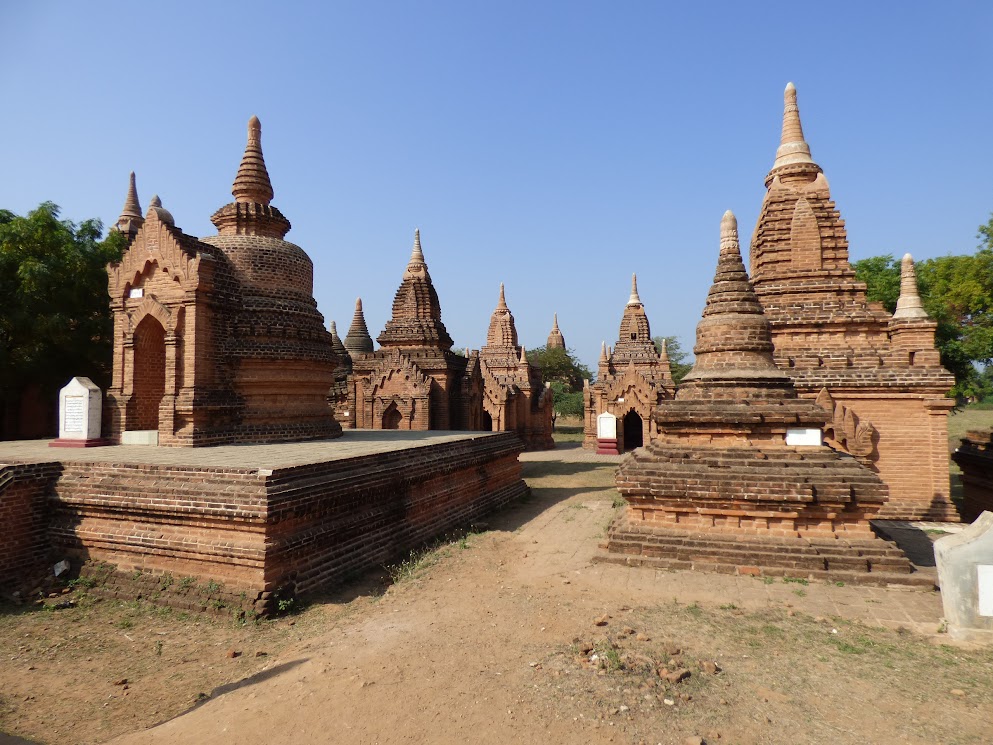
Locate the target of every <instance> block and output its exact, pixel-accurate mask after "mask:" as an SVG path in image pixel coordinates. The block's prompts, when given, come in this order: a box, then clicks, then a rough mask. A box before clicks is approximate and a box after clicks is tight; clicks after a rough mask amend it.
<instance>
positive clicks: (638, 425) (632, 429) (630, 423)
mask: <svg viewBox="0 0 993 745" xmlns="http://www.w3.org/2000/svg"><path fill="white" fill-rule="evenodd" d="M644 444H645V443H644V434H643V428H642V421H641V417H640V416H638V414H636V413H635V412H634V411H629V412H628V413H627V414H625V415H624V449H625V450H634V449H635V448H640V447H641V446H642V445H644Z"/></svg>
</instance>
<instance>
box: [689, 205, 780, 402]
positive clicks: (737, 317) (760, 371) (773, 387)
mask: <svg viewBox="0 0 993 745" xmlns="http://www.w3.org/2000/svg"><path fill="white" fill-rule="evenodd" d="M693 351H694V353H695V355H696V361H695V364H694V365H693V369H692V370H691V371H690V373H689V374H688V375H686V377H685V378H683V383H684V386H683V387H682V388H681V389H680V392H679V394H677V395H678V396H680V397H684V398H695V397H699V396H701V395H702V396H713V395H714V391H713V390H710V392H708V393H705V394H701V393H699V391H700V390H701V388H700V387H701V386H709V387H711V389H713V387H714V386H717V387H718V388H720V389H724V394H725V395H724V397H726V398H737V397H747V396H748V395H759V396H763V397H769V396H770V395H774V396H777V397H782V396H787V397H793V398H795V397H796V392H795V391H794V390H793V387H792V384H791V383H790V379H789V377H788V376H787V375H786V374H785V373H784V372H782V371H781V370H780V369H779V368H778V367H776V364H775V362H773V359H772V337H771V335H770V333H769V321H768V320H767V319H766V317H765V314H764V313H763V310H762V306H761V305H760V304H759V301H758V298H757V297H756V296H755V290H753V289H752V283H751V282H750V281H749V279H748V274H747V272H745V265H744V263H743V262H742V260H741V247H740V246H739V243H738V221H737V219H736V218H735V216H734V214H733V213H732V212H731V211H730V210H728V211H727V212H725V213H724V216H723V217H722V218H721V249H720V255H719V257H718V259H717V271H716V273H715V274H714V284H713V285H712V286H711V288H710V293H709V294H708V295H707V304H706V306H705V308H704V310H703V319H702V320H701V321H700V323H699V324H698V325H697V328H696V346H695V347H694V349H693ZM686 383H692V384H695V385H689V386H687V385H685V384H686ZM756 386H758V389H757V388H756ZM759 389H761V391H760V390H759Z"/></svg>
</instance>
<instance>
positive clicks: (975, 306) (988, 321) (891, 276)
mask: <svg viewBox="0 0 993 745" xmlns="http://www.w3.org/2000/svg"><path fill="white" fill-rule="evenodd" d="M978 237H979V239H980V244H979V247H978V250H977V251H976V253H975V254H971V255H963V256H952V255H949V256H939V257H936V258H933V259H926V260H924V261H918V262H915V264H914V267H915V269H916V271H917V284H918V288H919V291H920V295H921V301H922V302H923V304H924V309H925V310H926V311H927V312H928V315H930V316H931V318H932V319H934V320H935V321H936V322H937V324H938V328H937V330H936V332H935V345H936V346H937V347H938V350H939V352H940V353H941V363H942V364H943V365H944V366H945V367H946V368H947V369H948V370H949V372H951V373H952V374H953V375H954V376H955V386H954V388H953V389H952V393H953V394H954V395H955V396H957V397H961V398H980V397H982V396H983V395H984V394H986V393H987V391H988V388H989V376H988V375H985V374H984V373H983V368H984V367H985V366H986V365H989V364H990V363H991V362H993V216H991V218H990V220H989V222H987V223H986V224H985V225H981V226H980V227H979V234H978ZM854 267H855V273H856V276H857V277H858V279H860V280H861V281H863V282H865V283H866V285H867V287H868V298H869V300H878V301H880V302H882V303H883V305H884V307H885V308H886V309H887V310H889V311H890V312H892V311H893V310H894V309H895V308H896V301H897V298H898V297H899V295H900V262H899V261H897V260H896V259H895V258H894V257H893V256H892V255H886V256H874V257H872V258H869V259H863V260H861V261H857V262H855V264H854Z"/></svg>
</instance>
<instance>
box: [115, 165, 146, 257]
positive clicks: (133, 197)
mask: <svg viewBox="0 0 993 745" xmlns="http://www.w3.org/2000/svg"><path fill="white" fill-rule="evenodd" d="M144 222H145V218H144V217H142V214H141V205H140V204H139V203H138V189H137V187H136V186H135V181H134V171H131V180H130V183H129V184H128V194H127V196H126V197H125V198H124V207H123V208H121V216H120V217H118V218H117V222H116V223H114V227H116V228H117V229H118V230H119V231H120V232H122V233H124V235H125V236H127V239H128V241H131V240H132V239H133V238H134V237H135V236H136V235H137V234H138V230H139V229H140V228H141V226H142V225H143V224H144Z"/></svg>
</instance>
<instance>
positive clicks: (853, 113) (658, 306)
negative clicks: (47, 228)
mask: <svg viewBox="0 0 993 745" xmlns="http://www.w3.org/2000/svg"><path fill="white" fill-rule="evenodd" d="M991 28H993V3H990V2H972V3H964V2H942V3H933V2H928V3H924V2H899V3H898V2H895V1H894V2H888V3H887V2H875V3H869V2H851V3H845V2H838V3H828V4H826V5H825V4H823V3H821V4H810V3H802V2H793V3H771V2H750V3H745V2H728V3H702V2H701V3H662V2H601V3H590V2H534V1H530V2H508V1H502V2H472V1H469V2H467V1H466V0H458V1H455V0H453V1H452V2H399V1H398V2H372V1H369V0H364V1H362V2H335V3H330V2H328V3H318V2H313V3H303V2H298V3H274V2H269V3H259V2H244V1H243V2H211V3H194V2H174V3H165V4H163V3H141V2H128V3H123V2H121V3H111V2H102V3H68V2H63V3H53V2H43V1H40V0H33V1H32V2H15V0H2V2H0V89H2V91H3V99H4V102H5V106H4V111H3V115H2V116H0V148H2V150H0V152H2V159H0V207H2V208H6V209H10V210H13V211H14V212H17V213H20V214H23V213H25V212H27V211H28V210H30V209H32V208H33V207H35V206H36V205H37V204H38V203H40V202H42V201H45V200H51V201H54V202H56V203H57V204H59V205H61V207H62V210H63V216H64V217H66V218H69V219H72V220H77V221H78V220H82V219H85V218H88V217H99V218H100V219H102V220H103V222H104V224H105V225H110V224H112V223H113V222H114V220H115V219H116V217H117V215H118V213H119V212H120V209H121V205H122V204H123V200H124V196H125V189H126V185H127V175H128V172H129V171H131V170H134V171H136V173H137V176H138V189H139V195H140V198H141V203H142V207H143V209H144V208H147V205H148V200H149V198H150V197H151V196H152V194H153V193H157V194H159V195H160V196H161V198H162V201H163V203H164V205H165V206H166V207H167V208H168V209H169V210H170V211H171V212H172V213H173V214H174V215H175V218H176V223H177V225H178V226H179V227H181V228H182V229H183V230H184V231H185V232H187V233H190V234H192V235H197V236H205V235H212V234H213V233H214V232H215V231H214V229H213V226H212V225H211V224H210V220H209V218H210V215H211V214H212V213H213V212H214V210H216V209H217V208H218V207H220V206H221V205H223V204H225V203H227V202H229V201H231V196H230V189H231V182H232V179H233V178H234V174H235V171H236V168H237V165H238V162H239V160H240V157H241V153H242V150H243V148H244V145H245V127H246V123H247V120H248V118H249V116H251V115H252V114H257V115H258V116H259V117H260V119H261V120H262V127H263V148H264V152H265V157H266V163H267V165H268V168H269V173H270V175H271V177H272V180H273V186H274V188H275V192H276V197H275V199H274V201H273V204H274V205H276V206H277V207H279V208H280V209H281V210H282V211H283V213H284V214H285V215H286V216H287V217H288V218H289V219H290V221H291V222H292V223H293V229H292V230H291V231H290V233H289V235H288V236H287V239H288V240H292V241H294V242H295V243H298V244H299V245H300V246H302V247H303V248H304V249H305V250H306V251H307V252H308V253H309V254H310V257H311V258H312V259H313V261H314V267H315V290H314V293H315V296H316V298H317V301H318V306H319V308H320V310H321V312H322V313H323V314H324V317H325V318H326V319H328V320H330V319H335V320H336V321H337V322H338V325H339V330H340V331H341V333H342V334H344V332H345V330H346V329H347V327H348V324H349V321H350V319H351V315H352V308H353V305H354V302H355V298H356V297H357V296H361V297H362V299H363V302H364V305H365V309H366V318H367V321H368V324H369V328H370V330H371V332H372V334H373V336H374V337H375V336H377V335H378V334H379V332H380V331H381V330H382V328H383V325H384V323H385V322H386V320H387V318H388V316H389V313H390V306H391V303H392V299H393V294H394V293H395V291H396V288H397V286H398V284H399V282H400V278H401V274H402V272H403V268H404V266H405V264H406V261H407V258H408V256H409V253H410V246H411V240H412V236H413V231H414V228H415V227H420V229H421V233H422V237H423V244H424V253H425V256H426V259H427V262H428V266H429V268H430V271H431V275H432V277H433V278H434V282H435V285H436V287H437V289H438V293H439V295H440V297H441V303H442V312H443V320H444V321H445V324H446V325H447V327H448V329H449V332H450V333H451V335H452V337H453V338H454V339H455V343H456V345H458V346H471V347H473V348H478V347H479V346H480V345H481V344H482V343H483V342H484V340H485V335H486V327H487V323H488V320H489V316H490V313H491V312H492V310H493V307H494V306H495V305H496V301H497V292H498V287H499V283H500V282H501V281H503V282H505V283H506V285H507V300H508V303H509V305H510V307H511V310H512V311H513V313H514V315H515V317H516V319H517V326H518V331H519V333H520V336H521V340H522V342H523V343H524V344H526V345H528V346H537V345H539V344H543V343H544V342H545V337H546V336H547V334H548V331H549V328H550V327H551V322H552V313H553V312H554V311H557V312H558V314H559V323H560V326H561V328H562V331H563V332H564V334H565V336H566V340H567V342H568V344H569V346H570V347H573V348H574V349H575V351H576V352H577V353H578V355H579V356H580V358H581V359H582V360H584V361H585V362H586V363H587V364H590V365H591V366H594V367H595V364H596V360H597V356H598V353H599V348H600V341H601V340H606V341H607V343H608V344H610V343H613V341H614V340H615V339H616V337H617V331H618V323H619V321H620V317H621V312H622V310H623V306H624V303H625V302H626V300H627V297H628V290H629V281H630V275H631V272H633V271H634V272H637V273H638V277H639V285H640V290H641V297H642V300H643V301H644V302H645V305H646V308H647V311H648V316H649V319H650V321H651V324H652V331H653V332H654V333H656V334H676V335H678V336H679V337H680V338H681V340H682V341H683V345H684V346H685V347H692V345H693V338H694V330H695V327H696V323H697V321H698V320H699V314H700V311H701V309H702V307H703V303H704V299H705V295H706V292H707V288H708V287H709V285H710V282H711V279H712V277H713V270H714V266H715V264H716V258H717V250H718V229H719V222H720V218H721V215H722V213H723V212H724V210H726V209H731V210H733V211H734V212H735V213H736V214H737V216H738V220H739V225H740V232H741V235H742V238H743V240H744V241H745V242H746V243H747V240H748V237H749V236H750V234H751V232H752V228H753V226H754V224H755V219H756V217H757V213H758V209H759V206H760V204H761V200H762V196H763V193H764V187H763V178H764V176H765V174H766V172H767V171H768V169H769V168H770V166H771V164H772V161H773V156H774V154H775V150H776V146H777V144H778V140H779V130H780V122H781V116H782V94H783V88H784V86H785V85H786V83H787V82H788V81H790V80H792V81H794V82H795V83H796V85H797V89H798V91H799V103H800V111H801V115H802V118H803V124H804V129H805V132H806V136H807V140H808V142H809V143H810V145H811V149H812V152H813V155H814V159H815V160H816V161H817V162H818V163H820V165H821V166H822V167H823V168H824V170H825V173H826V175H827V177H828V179H829V182H830V184H831V187H832V192H833V196H834V198H835V200H836V201H837V203H838V205H839V207H840V209H841V212H842V215H843V217H844V218H845V219H846V223H847V226H848V235H849V239H850V242H851V255H852V258H853V260H856V259H859V258H863V257H866V256H872V255H876V254H880V253H895V254H902V253H903V252H905V251H910V252H912V253H913V254H914V256H915V257H917V258H925V257H928V256H935V255H941V254H946V253H966V252H971V251H972V250H974V249H975V246H976V244H977V240H976V237H975V234H976V228H977V226H978V225H979V224H980V223H982V222H985V221H986V220H987V219H988V217H989V213H990V212H991V210H993V134H991V132H993V129H991V127H993V60H991V56H993V47H991V45H990V41H989V39H990V36H989V34H990V29H991Z"/></svg>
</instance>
